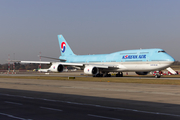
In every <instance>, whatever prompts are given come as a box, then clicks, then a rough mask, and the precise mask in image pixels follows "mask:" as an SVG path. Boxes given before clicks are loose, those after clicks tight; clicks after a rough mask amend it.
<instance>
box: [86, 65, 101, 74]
mask: <svg viewBox="0 0 180 120" xmlns="http://www.w3.org/2000/svg"><path fill="white" fill-rule="evenodd" d="M84 73H85V74H89V75H96V74H97V73H98V68H97V67H94V66H87V67H85V68H84Z"/></svg>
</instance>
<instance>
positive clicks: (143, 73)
mask: <svg viewBox="0 0 180 120" xmlns="http://www.w3.org/2000/svg"><path fill="white" fill-rule="evenodd" d="M148 73H149V72H136V74H138V75H147V74H148Z"/></svg>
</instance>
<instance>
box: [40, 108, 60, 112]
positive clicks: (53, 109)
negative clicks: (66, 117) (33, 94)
mask: <svg viewBox="0 0 180 120" xmlns="http://www.w3.org/2000/svg"><path fill="white" fill-rule="evenodd" d="M40 108H42V109H47V110H53V111H60V112H62V111H63V110H60V109H54V108H47V107H40Z"/></svg>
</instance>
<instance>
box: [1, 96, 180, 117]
mask: <svg viewBox="0 0 180 120" xmlns="http://www.w3.org/2000/svg"><path fill="white" fill-rule="evenodd" d="M0 95H4V96H11V97H20V98H27V99H28V97H26V96H20V95H10V94H3V93H0ZM30 98H31V97H30ZM33 99H36V100H43V101H53V102H61V103H68V104H74V105H82V106H93V107H99V108H106V109H114V110H126V111H132V112H138V113H147V114H154V115H166V116H173V117H180V115H176V114H168V113H160V112H149V111H142V110H135V109H128V108H119V107H108V106H102V105H95V104H87V103H76V102H70V101H60V100H51V99H44V98H33Z"/></svg>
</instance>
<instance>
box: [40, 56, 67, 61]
mask: <svg viewBox="0 0 180 120" xmlns="http://www.w3.org/2000/svg"><path fill="white" fill-rule="evenodd" d="M39 57H42V58H48V59H53V60H60V61H66V60H65V59H59V58H53V57H47V56H41V55H39Z"/></svg>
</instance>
